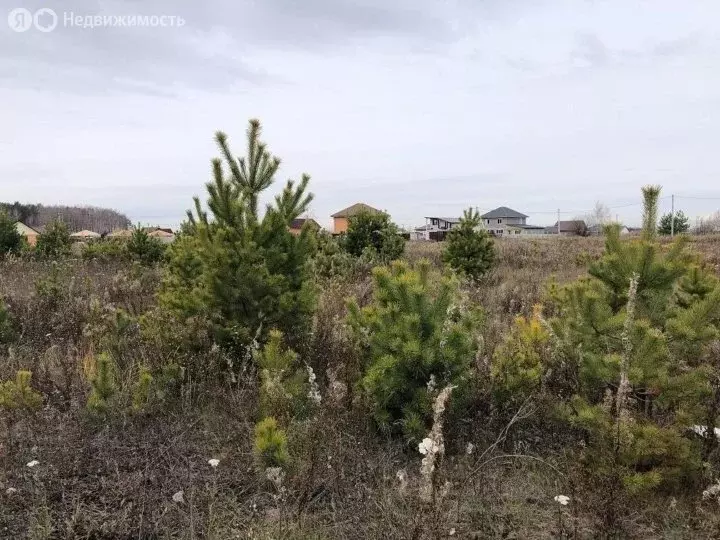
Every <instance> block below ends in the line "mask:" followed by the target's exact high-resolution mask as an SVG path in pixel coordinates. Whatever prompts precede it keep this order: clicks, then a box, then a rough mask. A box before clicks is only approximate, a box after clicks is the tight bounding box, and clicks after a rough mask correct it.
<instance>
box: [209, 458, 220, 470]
mask: <svg viewBox="0 0 720 540" xmlns="http://www.w3.org/2000/svg"><path fill="white" fill-rule="evenodd" d="M208 465H210V466H211V467H212V468H213V469H214V468H215V467H217V466H218V465H220V460H219V459H215V458H213V459H208Z"/></svg>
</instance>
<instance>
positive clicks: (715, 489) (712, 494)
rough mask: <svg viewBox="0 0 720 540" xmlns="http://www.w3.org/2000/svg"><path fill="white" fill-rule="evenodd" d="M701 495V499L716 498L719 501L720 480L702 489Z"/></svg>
mask: <svg viewBox="0 0 720 540" xmlns="http://www.w3.org/2000/svg"><path fill="white" fill-rule="evenodd" d="M702 497H703V499H710V498H716V499H718V502H720V480H718V481H717V482H716V483H715V484H713V485H712V486H710V487H708V488H707V489H706V490H705V491H703V494H702Z"/></svg>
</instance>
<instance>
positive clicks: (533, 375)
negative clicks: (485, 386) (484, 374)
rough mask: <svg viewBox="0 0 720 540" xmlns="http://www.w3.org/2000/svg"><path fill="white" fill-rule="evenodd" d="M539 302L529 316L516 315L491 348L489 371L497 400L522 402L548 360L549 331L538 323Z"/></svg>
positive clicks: (537, 384)
mask: <svg viewBox="0 0 720 540" xmlns="http://www.w3.org/2000/svg"><path fill="white" fill-rule="evenodd" d="M539 310H540V306H536V309H535V310H534V313H533V316H532V317H531V318H526V317H523V316H518V317H517V318H516V319H515V324H514V325H513V327H512V328H511V329H510V332H509V333H508V334H507V335H506V337H505V339H504V341H503V342H502V343H501V344H500V345H499V346H498V347H497V349H495V353H494V355H493V360H492V365H491V370H490V374H491V377H492V381H493V388H494V389H495V393H496V396H497V397H498V398H499V399H500V401H501V403H517V402H518V401H520V402H522V401H523V400H525V399H526V398H527V397H528V396H530V395H531V394H532V393H534V392H536V391H538V390H539V389H540V385H541V382H542V381H541V379H542V375H543V372H544V370H545V369H547V365H548V363H549V354H550V347H549V345H550V333H549V332H548V330H547V329H546V328H545V327H544V325H543V324H542V320H541V318H540V311H539Z"/></svg>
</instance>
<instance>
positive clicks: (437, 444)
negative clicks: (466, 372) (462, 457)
mask: <svg viewBox="0 0 720 540" xmlns="http://www.w3.org/2000/svg"><path fill="white" fill-rule="evenodd" d="M453 388H455V387H454V386H446V387H445V388H443V389H442V391H441V392H440V393H439V394H438V396H437V398H435V403H434V404H433V425H432V428H431V429H430V433H429V434H428V436H427V437H426V438H425V439H423V441H422V442H421V443H420V444H419V445H418V451H419V452H420V453H421V454H423V455H424V456H425V457H424V458H423V460H422V464H421V466H420V475H421V476H422V478H423V481H422V483H421V485H420V497H421V498H422V499H423V500H425V501H428V502H429V501H432V500H433V493H434V485H435V462H436V461H437V460H438V459H439V458H442V456H443V454H445V443H444V441H443V433H442V428H443V418H442V415H443V412H444V411H445V406H446V404H447V401H448V400H449V399H450V394H451V393H452V391H453Z"/></svg>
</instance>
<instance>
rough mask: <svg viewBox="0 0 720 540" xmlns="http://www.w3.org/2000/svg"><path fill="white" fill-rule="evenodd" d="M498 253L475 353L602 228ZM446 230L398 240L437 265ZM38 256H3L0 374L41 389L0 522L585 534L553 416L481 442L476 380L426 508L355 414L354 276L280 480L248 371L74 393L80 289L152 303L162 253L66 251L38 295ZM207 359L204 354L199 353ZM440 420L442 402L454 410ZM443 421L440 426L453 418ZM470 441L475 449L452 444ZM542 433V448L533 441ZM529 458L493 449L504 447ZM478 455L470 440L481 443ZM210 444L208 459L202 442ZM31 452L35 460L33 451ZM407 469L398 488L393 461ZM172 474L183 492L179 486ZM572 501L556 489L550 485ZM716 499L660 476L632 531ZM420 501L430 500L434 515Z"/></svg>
mask: <svg viewBox="0 0 720 540" xmlns="http://www.w3.org/2000/svg"><path fill="white" fill-rule="evenodd" d="M693 246H694V247H695V248H696V249H697V250H698V251H700V252H702V253H703V254H704V255H705V257H706V258H707V260H709V261H710V263H711V264H714V265H716V266H717V265H718V264H720V238H717V237H715V238H711V237H703V238H700V239H697V240H695V241H694V242H693ZM497 247H498V263H497V265H496V268H495V269H494V270H493V271H492V272H491V274H490V275H488V276H487V277H486V278H485V279H484V280H483V281H482V282H481V283H480V284H479V285H478V286H477V288H476V289H475V290H473V291H471V294H472V297H473V298H474V299H475V300H477V301H478V302H479V303H481V304H482V306H483V307H484V309H485V310H486V312H487V319H488V323H487V327H486V330H485V332H486V344H487V353H488V354H491V352H492V348H493V347H494V345H495V344H496V343H497V342H498V341H499V339H500V338H501V336H502V335H503V332H504V331H505V329H506V327H507V325H508V324H509V323H510V321H511V320H512V318H513V317H514V316H515V315H517V314H519V313H524V314H527V313H529V311H530V309H531V308H532V305H533V304H534V303H536V302H538V301H540V300H541V298H542V294H543V287H544V284H545V283H546V282H547V280H548V279H550V278H551V277H552V276H554V277H555V278H556V279H557V280H558V281H560V282H562V281H566V280H569V279H573V278H576V277H578V276H580V275H582V274H584V273H585V272H586V269H587V263H588V261H590V260H592V259H593V258H595V257H597V256H598V255H599V254H600V253H601V251H602V247H603V246H602V239H599V238H563V239H538V240H522V241H520V240H500V241H498V242H497ZM441 248H442V245H440V244H430V243H411V244H410V245H409V246H408V250H407V254H406V257H407V258H408V259H409V260H411V261H413V260H418V259H420V258H427V259H429V260H431V261H432V262H433V263H434V264H435V265H437V266H438V267H439V266H441V261H440V254H441ZM51 274H52V268H51V267H50V266H48V265H47V264H45V263H40V262H30V261H4V262H1V263H0V296H2V297H4V298H5V299H6V301H7V303H8V305H9V306H10V311H11V313H12V315H13V318H14V319H15V320H16V321H20V324H19V328H18V331H19V334H20V337H19V340H18V342H17V343H16V344H14V345H13V346H12V347H10V348H0V380H7V379H9V378H11V377H12V376H13V374H14V372H15V371H16V370H18V369H30V370H32V371H33V386H34V387H35V388H36V389H38V390H40V391H42V392H43V394H44V396H45V406H44V407H43V409H42V410H41V411H38V412H36V413H28V414H16V415H13V417H12V418H10V417H9V416H8V417H6V418H3V419H2V420H3V421H2V422H0V430H2V431H1V433H0V538H87V539H90V538H93V539H100V538H108V539H109V538H128V539H129V538H143V539H151V538H187V539H191V538H217V539H220V538H222V539H224V538H268V539H270V538H273V539H275V538H295V539H297V538H383V539H385V538H407V539H416V538H437V537H443V536H450V532H451V531H452V530H454V534H453V535H452V536H453V537H459V538H538V539H539V538H550V537H577V538H596V537H598V533H597V530H598V529H597V521H596V518H595V517H594V515H593V504H594V503H593V501H594V499H593V496H598V495H599V496H601V495H602V494H595V495H593V494H582V493H577V494H576V493H575V491H574V488H573V486H572V484H571V483H570V482H569V480H568V478H569V477H570V473H571V471H572V467H573V463H572V459H571V458H570V454H569V453H568V454H567V455H566V452H565V451H564V449H563V444H564V443H563V440H564V439H563V436H562V434H561V433H560V432H559V431H558V427H557V426H555V425H554V424H553V422H552V419H549V418H548V419H543V418H534V419H532V420H529V421H524V422H519V423H518V425H517V426H514V427H513V429H512V430H511V432H509V433H508V436H507V437H506V438H504V439H503V440H501V441H499V444H498V445H497V446H495V447H494V449H493V450H492V451H490V452H488V453H486V454H485V455H484V456H483V451H484V450H485V449H487V448H488V447H490V446H491V445H492V444H493V443H494V442H495V441H496V437H497V434H498V433H499V432H500V431H501V429H502V427H503V426H504V422H505V420H504V419H503V418H502V417H497V416H495V415H494V412H493V410H492V408H491V407H490V406H489V405H487V404H486V403H484V402H483V401H482V399H483V398H482V396H479V397H476V398H475V401H473V402H471V405H472V409H471V414H469V415H467V416H466V417H465V419H463V420H460V421H458V420H457V419H455V420H454V422H455V424H454V425H448V426H447V433H448V437H453V440H448V441H447V444H448V455H447V456H446V458H445V462H444V463H443V464H442V465H441V472H442V475H443V477H444V479H445V480H447V481H448V482H450V485H451V487H450V489H449V491H448V495H447V497H446V498H445V500H444V502H443V503H442V504H443V506H442V507H441V508H439V509H433V511H432V512H429V511H428V508H427V507H425V506H423V504H422V503H421V501H419V499H418V498H417V497H416V496H414V493H415V490H416V487H417V482H418V477H419V467H420V458H421V456H420V455H419V454H418V453H417V452H416V451H415V449H414V448H406V447H404V446H403V445H401V444H399V443H397V442H393V441H388V440H385V439H383V438H382V437H381V436H379V435H378V434H377V433H376V432H375V430H374V429H373V428H372V426H371V425H369V423H368V422H367V420H366V418H367V415H366V414H365V413H364V408H363V407H364V405H363V403H362V399H360V397H359V396H358V395H357V393H356V392H353V390H354V388H353V387H352V384H351V383H352V381H354V380H356V378H357V371H358V370H359V369H360V367H359V360H358V359H357V358H356V357H355V356H354V354H355V353H354V352H353V348H352V346H351V344H350V343H349V342H348V338H347V335H346V334H345V332H344V330H343V325H342V321H343V319H344V316H345V299H346V298H347V297H348V296H355V297H358V298H359V299H360V302H361V303H362V302H363V301H364V300H366V299H367V298H368V295H369V292H370V286H369V280H368V279H367V277H366V276H364V277H360V278H358V280H357V281H356V282H352V283H343V282H337V281H335V282H331V283H329V284H324V285H323V290H322V295H321V298H320V304H319V308H318V313H317V316H316V323H315V325H314V333H313V337H312V339H311V340H310V342H308V343H307V344H306V347H305V349H306V351H305V355H306V357H305V358H304V359H306V360H307V361H308V362H309V363H310V364H311V365H312V366H313V368H314V369H315V371H316V373H319V374H326V375H327V374H328V373H331V372H332V378H334V379H336V381H339V382H340V383H341V384H340V386H342V383H346V384H345V386H344V389H345V393H344V394H343V395H340V396H338V398H337V399H333V398H332V397H331V394H332V392H331V391H330V388H329V387H328V384H329V382H330V381H329V378H328V377H326V379H325V380H324V381H323V383H324V387H323V389H322V391H323V396H324V401H323V406H322V408H321V411H320V412H319V413H318V416H317V418H315V420H313V421H312V422H310V423H309V424H308V425H307V428H306V431H305V432H302V433H299V434H297V435H296V436H295V439H294V440H291V449H294V452H295V454H296V455H297V456H301V457H302V459H299V460H298V461H297V463H296V464H295V465H294V469H293V470H294V473H293V475H292V478H291V479H289V481H288V489H289V491H288V494H287V496H286V497H285V498H284V499H278V497H277V493H276V492H275V491H274V489H273V487H272V486H271V485H268V482H266V481H265V480H264V479H263V478H262V477H261V476H260V475H259V474H258V472H257V469H256V464H255V461H254V458H253V452H252V431H253V425H254V421H255V420H256V418H255V413H256V411H255V400H256V393H257V388H256V383H255V380H254V377H252V376H251V375H247V376H245V377H241V378H240V380H239V381H237V382H236V383H231V382H229V381H222V382H218V381H213V382H212V383H210V382H207V381H206V382H204V383H198V384H197V385H196V386H195V387H194V390H193V393H192V396H191V397H188V396H187V395H186V396H184V397H183V398H182V399H180V400H179V401H178V402H176V403H174V404H173V405H172V406H168V407H167V408H165V409H164V410H162V411H152V412H148V413H141V414H129V413H127V412H122V413H118V414H116V415H114V416H113V417H111V418H108V419H102V418H97V417H94V416H93V415H90V414H89V413H88V412H87V410H86V409H85V407H84V405H85V401H86V399H87V394H88V392H89V383H88V380H87V377H86V376H85V374H84V373H83V370H82V361H83V355H84V354H85V353H86V352H87V345H88V338H87V336H86V335H85V334H84V332H83V331H84V329H86V328H87V325H88V323H89V322H90V319H91V311H92V309H91V306H92V305H93V303H94V302H96V301H99V302H100V303H101V304H102V305H104V306H106V307H107V306H110V307H114V308H122V309H125V310H127V311H128V312H130V313H131V314H135V315H139V314H141V313H144V312H146V311H147V310H148V309H150V308H151V307H152V306H153V303H154V301H153V295H154V292H155V291H156V289H157V286H158V283H159V278H160V275H159V273H158V271H156V270H139V269H131V268H128V267H125V266H117V265H112V264H98V263H92V262H90V263H88V262H82V261H69V262H67V263H64V264H62V265H61V268H60V269H59V272H58V277H57V278H56V280H55V282H56V285H57V291H56V292H55V293H54V294H55V295H56V296H52V295H50V296H47V295H45V296H43V295H39V294H38V292H37V288H36V283H38V282H42V281H43V280H47V279H48V276H50V275H51ZM123 347H125V353H126V354H127V355H128V356H129V357H130V358H133V359H135V360H134V361H135V362H137V363H140V362H147V361H148V359H152V358H160V357H162V355H164V354H167V352H166V351H165V350H163V351H162V352H159V351H157V350H154V349H153V348H152V345H151V344H148V343H147V342H144V341H142V340H141V339H140V337H139V336H138V335H137V334H136V333H131V334H130V335H129V337H128V338H127V340H126V341H125V342H123ZM199 360H201V361H204V362H210V361H211V360H210V359H208V358H201V359H199ZM136 371H137V366H136V365H135V364H133V363H130V365H128V367H127V380H125V379H123V380H122V381H121V386H122V392H126V393H128V392H130V391H131V388H132V375H133V374H135V373H136ZM449 422H450V420H449ZM450 434H452V435H450ZM468 442H472V443H473V444H474V445H475V446H476V450H475V452H474V453H473V454H472V455H466V454H465V453H464V452H463V449H464V448H465V445H466V444H467V443H468ZM543 448H544V449H545V453H543V450H542V449H543ZM516 454H521V455H523V456H530V457H531V459H530V458H502V457H501V456H502V455H516ZM481 456H482V457H481ZM210 458H217V459H219V460H220V465H219V466H218V467H217V468H216V469H214V468H212V467H210V466H209V465H208V463H207V460H208V459H210ZM33 459H36V460H38V461H39V462H40V465H38V466H37V467H34V468H28V467H27V466H26V464H27V463H28V462H30V461H31V460H33ZM401 469H404V470H405V471H407V474H408V479H409V484H408V487H407V488H406V490H405V491H403V490H401V489H400V485H399V482H398V480H397V478H396V473H397V472H398V471H399V470H401ZM181 490H182V491H183V500H184V502H175V501H173V495H174V494H176V493H178V492H179V491H181ZM560 493H565V494H572V495H573V497H574V498H576V499H577V503H574V504H573V505H570V506H568V507H560V506H559V505H558V504H557V503H555V502H554V501H553V497H554V496H555V495H557V494H560ZM715 510H716V509H714V508H712V507H710V506H707V505H703V504H701V503H700V502H699V500H698V497H697V494H692V493H689V494H688V496H687V497H686V498H683V499H681V500H678V501H675V502H673V501H672V499H671V498H670V497H665V496H663V495H662V494H660V495H658V496H656V497H654V498H652V499H647V500H638V501H635V505H634V506H633V508H630V509H629V511H628V516H627V518H626V523H625V526H626V529H625V530H626V531H627V533H626V534H627V535H628V536H632V537H636V538H717V537H719V536H720V520H718V518H717V516H716V511H715ZM428 516H432V517H428Z"/></svg>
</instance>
